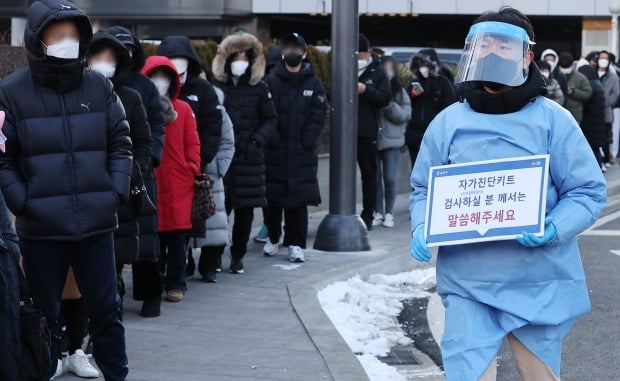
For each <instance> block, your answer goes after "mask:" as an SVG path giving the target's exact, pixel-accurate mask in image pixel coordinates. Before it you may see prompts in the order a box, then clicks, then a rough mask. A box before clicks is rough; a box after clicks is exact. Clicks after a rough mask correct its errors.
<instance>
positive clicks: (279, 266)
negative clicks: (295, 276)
mask: <svg viewBox="0 0 620 381" xmlns="http://www.w3.org/2000/svg"><path fill="white" fill-rule="evenodd" d="M273 267H277V268H280V269H282V270H286V271H291V270H295V269H297V268H299V267H301V265H293V264H290V265H273Z"/></svg>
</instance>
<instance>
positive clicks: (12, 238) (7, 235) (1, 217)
mask: <svg viewBox="0 0 620 381" xmlns="http://www.w3.org/2000/svg"><path fill="white" fill-rule="evenodd" d="M0 229H1V230H2V239H4V243H6V245H7V247H8V248H9V251H10V252H11V254H13V256H14V257H15V260H16V261H18V260H19V237H18V236H17V233H16V232H15V229H14V228H13V225H12V224H11V216H10V215H9V209H8V208H7V207H6V203H5V201H4V197H2V194H0Z"/></svg>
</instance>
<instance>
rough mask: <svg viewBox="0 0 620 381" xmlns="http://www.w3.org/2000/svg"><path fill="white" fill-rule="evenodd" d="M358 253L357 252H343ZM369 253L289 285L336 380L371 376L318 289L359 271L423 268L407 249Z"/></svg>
mask: <svg viewBox="0 0 620 381" xmlns="http://www.w3.org/2000/svg"><path fill="white" fill-rule="evenodd" d="M341 254H342V255H351V256H352V259H353V258H358V257H356V253H341ZM364 256H365V257H366V258H364V259H363V260H361V261H356V263H352V264H351V265H346V266H344V265H343V266H339V267H336V268H333V269H331V270H329V271H327V272H325V273H323V274H317V275H312V276H309V277H307V278H304V279H301V280H297V281H294V282H291V283H289V284H288V285H287V288H288V293H289V297H290V300H291V304H292V306H293V309H294V311H295V313H296V314H297V316H298V317H299V319H300V320H301V322H302V324H303V326H304V328H305V329H306V332H307V333H308V335H309V336H310V339H311V340H312V342H313V343H314V345H315V347H316V348H317V350H318V351H319V353H320V354H321V356H322V357H323V360H324V361H325V364H326V365H327V368H328V369H329V372H330V374H331V375H332V377H333V379H334V380H336V381H362V380H366V381H367V380H369V378H368V375H367V374H366V372H365V371H364V369H363V367H362V365H361V364H360V362H359V361H358V360H357V357H356V356H355V354H353V352H352V351H351V349H350V348H349V346H348V345H347V343H346V342H345V341H344V339H343V338H342V336H340V333H339V332H338V330H337V329H336V327H334V325H333V324H332V322H331V320H329V317H327V315H326V314H325V312H324V311H323V308H322V307H321V304H320V303H319V299H318V297H317V293H318V292H319V291H320V290H321V289H323V288H324V287H326V286H328V285H329V284H331V283H334V282H338V281H344V280H347V279H349V278H352V277H354V276H356V275H359V276H360V277H362V278H367V277H369V276H370V275H373V274H395V273H399V272H405V271H410V270H414V269H416V268H423V266H422V265H418V264H416V262H415V261H413V260H411V258H410V257H409V255H408V254H407V253H406V252H405V253H403V252H394V251H391V252H386V251H385V250H383V251H381V250H378V251H374V252H373V253H372V257H370V258H368V253H367V252H366V253H359V257H362V258H363V257H364Z"/></svg>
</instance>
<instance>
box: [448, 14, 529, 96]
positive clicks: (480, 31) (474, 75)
mask: <svg viewBox="0 0 620 381" xmlns="http://www.w3.org/2000/svg"><path fill="white" fill-rule="evenodd" d="M531 45H534V42H533V41H531V40H530V39H529V37H528V35H527V32H526V31H525V29H523V28H520V27H518V26H516V25H512V24H507V23H503V22H496V21H485V22H481V23H477V24H474V25H472V26H471V28H470V29H469V34H468V35H467V38H466V39H465V48H464V50H463V55H462V57H461V61H460V63H459V67H458V73H457V76H456V82H457V83H461V82H470V81H483V82H495V83H500V84H502V85H506V86H512V87H517V86H521V85H522V84H523V83H524V82H525V80H526V79H527V76H528V72H529V70H528V62H527V61H526V55H527V52H528V51H529V50H530V46H531Z"/></svg>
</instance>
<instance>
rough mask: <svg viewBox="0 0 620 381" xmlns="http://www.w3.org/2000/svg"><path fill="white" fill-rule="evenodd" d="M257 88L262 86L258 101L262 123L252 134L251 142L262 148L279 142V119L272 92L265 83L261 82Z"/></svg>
mask: <svg viewBox="0 0 620 381" xmlns="http://www.w3.org/2000/svg"><path fill="white" fill-rule="evenodd" d="M256 86H260V95H259V100H258V116H259V118H260V123H259V125H258V127H257V128H256V129H255V130H254V131H253V132H252V135H251V136H250V140H251V141H252V140H255V141H256V142H258V144H260V145H261V146H263V147H264V146H265V145H266V144H267V143H270V142H271V141H277V140H279V139H277V138H276V136H277V135H278V130H277V117H276V108H275V106H274V104H273V101H272V99H271V92H270V91H269V88H268V87H267V84H265V83H264V82H259V83H258V84H257V85H256Z"/></svg>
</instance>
